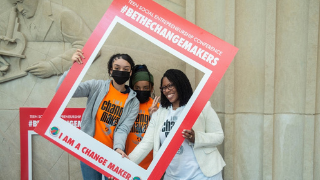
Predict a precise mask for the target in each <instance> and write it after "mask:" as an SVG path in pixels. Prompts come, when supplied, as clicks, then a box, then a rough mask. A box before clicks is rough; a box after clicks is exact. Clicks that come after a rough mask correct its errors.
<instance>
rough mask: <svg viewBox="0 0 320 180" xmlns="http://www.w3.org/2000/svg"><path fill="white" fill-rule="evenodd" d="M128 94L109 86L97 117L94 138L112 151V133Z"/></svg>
mask: <svg viewBox="0 0 320 180" xmlns="http://www.w3.org/2000/svg"><path fill="white" fill-rule="evenodd" d="M128 95H129V93H126V94H124V93H121V92H119V91H118V90H116V89H115V88H114V87H113V85H112V84H110V87H109V92H108V93H107V95H106V96H105V97H104V99H103V100H102V102H101V104H100V106H99V109H98V112H97V115H96V129H95V134H94V138H95V139H96V140H98V141H100V142H102V143H103V144H105V145H107V146H108V147H109V148H111V149H113V133H114V129H115V128H116V126H117V124H118V122H119V119H120V117H121V114H122V111H123V107H124V104H125V102H126V100H127V98H128Z"/></svg>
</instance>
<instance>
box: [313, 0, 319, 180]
mask: <svg viewBox="0 0 320 180" xmlns="http://www.w3.org/2000/svg"><path fill="white" fill-rule="evenodd" d="M318 8H319V6H318ZM319 28H320V23H319ZM318 32H319V34H318V63H317V76H316V82H317V84H316V108H315V109H316V112H315V127H314V161H313V163H314V164H313V179H320V171H319V169H320V46H319V42H320V31H318Z"/></svg>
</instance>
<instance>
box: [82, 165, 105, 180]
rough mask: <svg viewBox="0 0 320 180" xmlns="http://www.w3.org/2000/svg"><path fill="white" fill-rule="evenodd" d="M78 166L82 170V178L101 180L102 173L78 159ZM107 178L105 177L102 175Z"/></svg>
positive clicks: (85, 179) (84, 179)
mask: <svg viewBox="0 0 320 180" xmlns="http://www.w3.org/2000/svg"><path fill="white" fill-rule="evenodd" d="M80 167H81V172H82V177H83V180H101V179H102V174H101V173H100V172H98V171H96V170H95V169H93V168H91V167H90V166H88V165H86V164H85V163H84V162H82V161H80ZM104 178H105V180H107V179H108V178H107V177H104Z"/></svg>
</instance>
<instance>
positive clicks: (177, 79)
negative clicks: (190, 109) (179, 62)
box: [160, 69, 193, 108]
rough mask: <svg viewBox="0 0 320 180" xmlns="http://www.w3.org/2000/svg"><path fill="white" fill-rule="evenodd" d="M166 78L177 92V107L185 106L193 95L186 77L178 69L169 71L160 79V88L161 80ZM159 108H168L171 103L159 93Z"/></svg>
mask: <svg viewBox="0 0 320 180" xmlns="http://www.w3.org/2000/svg"><path fill="white" fill-rule="evenodd" d="M164 77H166V78H168V80H169V81H170V82H171V83H172V84H173V86H174V87H175V88H176V90H177V92H178V97H179V101H180V102H179V107H180V106H183V105H186V104H187V103H188V101H189V99H190V97H191V96H192V94H193V90H192V87H191V84H190V81H189V79H188V77H187V76H186V75H185V74H184V73H183V72H182V71H180V70H178V69H169V70H167V71H166V72H165V73H164V74H163V77H162V78H161V84H160V87H162V80H163V78H164ZM161 106H162V107H165V108H168V107H169V106H171V102H170V101H169V100H168V99H167V98H166V96H165V95H164V94H163V92H162V91H161Z"/></svg>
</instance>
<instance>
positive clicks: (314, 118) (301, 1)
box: [0, 0, 320, 180]
mask: <svg viewBox="0 0 320 180" xmlns="http://www.w3.org/2000/svg"><path fill="white" fill-rule="evenodd" d="M51 2H53V3H56V4H59V5H62V6H65V7H67V8H69V9H71V10H73V11H74V12H76V13H77V14H78V15H79V16H80V17H81V18H82V19H83V21H84V22H85V23H86V24H87V26H88V27H89V28H90V29H91V30H93V29H94V28H95V26H96V25H97V23H98V22H99V20H100V18H101V17H102V15H103V14H104V13H105V11H106V10H107V8H108V6H109V5H110V4H111V2H112V0H94V1H85V0H51ZM155 2H157V3H159V4H160V5H162V6H164V7H166V8H168V9H169V10H171V11H173V12H175V13H176V14H178V15H179V16H181V17H183V18H185V19H187V20H189V21H190V22H192V23H194V24H196V25H198V26H199V27H201V28H203V29H205V30H206V31H208V32H210V33H212V34H214V35H216V36H218V37H219V38H221V39H223V40H225V41H227V42H229V43H231V44H233V45H234V46H236V47H238V48H239V51H238V53H237V55H236V57H235V59H234V61H233V63H232V64H231V65H230V67H229V69H228V70H227V72H226V74H225V75H224V77H223V79H222V80H221V81H220V83H219V85H218V87H217V89H216V90H215V92H214V93H213V95H212V97H211V99H210V100H211V102H212V104H213V108H214V109H215V110H216V112H217V113H218V115H219V117H220V120H221V123H222V126H223V129H224V133H225V140H224V143H223V144H222V145H221V146H220V147H219V151H220V153H221V154H222V155H223V157H224V160H225V161H226V164H227V165H226V167H225V168H224V173H223V174H224V179H226V180H257V179H261V180H262V179H263V180H283V179H290V180H291V179H292V180H301V179H303V180H312V179H320V171H319V169H320V116H319V113H320V96H319V95H318V94H320V60H319V52H320V49H319V46H318V42H319V0H259V1H257V0H155ZM11 7H12V6H11V5H10V4H9V3H8V1H7V0H2V1H0V16H1V14H2V13H4V12H5V11H7V10H8V9H10V8H11ZM70 47H71V44H70V43H69V42H61V41H55V42H39V41H28V43H27V46H26V49H25V51H24V53H25V55H26V58H25V59H24V60H21V68H22V69H23V68H27V67H28V66H29V65H31V64H32V63H34V62H36V60H37V59H40V60H43V61H46V60H48V59H50V58H52V57H55V56H56V55H57V54H60V53H63V52H64V51H66V50H67V49H69V48H70ZM115 52H126V53H128V54H130V55H132V57H133V58H134V60H135V62H136V63H137V64H142V63H145V64H147V65H148V67H149V69H150V71H151V72H152V73H153V74H154V76H155V82H156V83H155V86H156V88H155V89H156V90H157V91H156V94H157V95H159V91H158V89H159V88H158V87H159V82H160V78H161V76H162V74H163V72H164V71H165V70H166V69H168V68H179V69H181V70H183V71H184V72H186V73H187V75H188V77H189V79H190V81H191V83H192V85H193V87H196V85H197V83H198V82H199V81H200V79H201V77H202V74H201V73H200V72H198V71H197V70H195V69H194V68H193V67H190V66H189V65H187V64H185V63H183V62H182V61H181V60H179V59H177V58H175V57H174V56H172V55H171V54H169V53H167V52H165V51H163V50H162V49H160V48H158V47H156V46H154V45H153V44H152V43H150V42H148V41H146V40H145V39H143V38H141V37H139V36H138V35H136V34H135V33H133V32H131V31H130V30H128V29H127V28H125V27H122V26H121V25H119V26H117V27H116V28H115V30H114V31H113V32H112V36H111V37H109V38H108V39H107V41H106V43H105V45H104V46H103V48H102V50H101V56H100V57H99V58H97V60H96V61H95V62H94V63H93V64H92V66H91V67H90V70H89V71H88V73H87V75H86V76H85V78H84V80H88V79H93V78H96V79H107V78H109V76H108V74H107V71H106V63H107V61H108V58H109V57H110V55H112V54H113V53H115ZM160 62H161V63H160ZM58 79H59V76H51V77H49V78H38V77H36V76H34V75H32V74H30V73H29V74H28V75H26V76H24V77H21V78H17V79H14V80H11V81H8V82H4V83H0V102H1V103H0V179H20V133H19V107H47V106H48V104H49V102H50V101H51V99H52V97H53V95H54V93H55V87H56V84H57V81H58ZM68 107H85V99H73V100H71V102H70V103H69V104H68ZM32 143H33V144H32V145H33V152H32V154H33V160H32V164H33V179H70V180H72V179H82V176H81V171H80V166H79V160H77V159H76V158H74V157H73V156H71V155H69V154H68V153H66V152H65V151H63V150H61V149H60V148H58V147H56V146H55V145H53V144H51V143H49V142H48V141H47V140H45V139H44V138H42V137H40V136H36V135H35V136H33V139H32Z"/></svg>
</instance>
